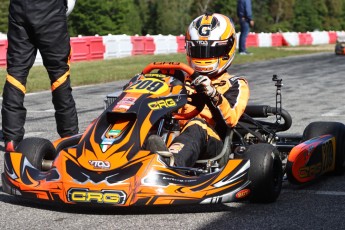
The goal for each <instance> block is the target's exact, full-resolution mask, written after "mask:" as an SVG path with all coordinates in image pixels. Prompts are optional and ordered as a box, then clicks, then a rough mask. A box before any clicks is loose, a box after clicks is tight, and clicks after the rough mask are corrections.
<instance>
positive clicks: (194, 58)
mask: <svg viewBox="0 0 345 230" xmlns="http://www.w3.org/2000/svg"><path fill="white" fill-rule="evenodd" d="M186 51H187V61H188V64H189V65H190V66H191V67H192V68H193V69H195V70H196V71H197V72H199V73H201V74H205V75H207V76H209V77H213V76H215V75H217V74H219V73H221V72H224V71H225V70H226V69H227V68H228V67H229V66H230V65H231V62H232V60H233V59H234V56H235V51H236V32H235V26H234V25H233V23H232V21H231V20H230V19H229V18H228V17H226V16H225V15H222V14H216V13H215V14H204V15H201V16H199V17H197V18H196V19H194V21H192V23H191V24H190V25H189V27H188V29H187V34H186Z"/></svg>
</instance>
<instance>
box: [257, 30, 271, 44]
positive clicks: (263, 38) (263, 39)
mask: <svg viewBox="0 0 345 230" xmlns="http://www.w3.org/2000/svg"><path fill="white" fill-rule="evenodd" d="M258 41H259V42H258V46H259V47H271V46H272V34H271V33H259V34H258Z"/></svg>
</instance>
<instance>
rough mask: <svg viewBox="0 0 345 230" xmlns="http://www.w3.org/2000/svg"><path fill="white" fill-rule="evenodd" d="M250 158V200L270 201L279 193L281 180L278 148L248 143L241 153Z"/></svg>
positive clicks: (275, 198) (255, 201)
mask: <svg viewBox="0 0 345 230" xmlns="http://www.w3.org/2000/svg"><path fill="white" fill-rule="evenodd" d="M243 158H244V159H249V160H250V168H249V180H250V181H251V182H252V185H251V196H250V201H251V202H253V203H271V202H274V201H276V200H277V198H278V197H279V195H280V192H281V188H282V181H283V169H282V161H281V159H280V157H279V152H278V150H277V149H276V148H275V147H274V146H273V145H270V144H267V143H259V144H255V145H250V146H249V147H248V148H247V150H246V151H245V152H244V154H243Z"/></svg>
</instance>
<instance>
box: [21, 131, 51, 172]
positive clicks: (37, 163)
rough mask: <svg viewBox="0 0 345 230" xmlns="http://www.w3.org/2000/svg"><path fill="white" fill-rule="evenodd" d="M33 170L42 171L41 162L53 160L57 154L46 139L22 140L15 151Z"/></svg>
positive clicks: (32, 138)
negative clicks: (22, 155) (19, 153)
mask: <svg viewBox="0 0 345 230" xmlns="http://www.w3.org/2000/svg"><path fill="white" fill-rule="evenodd" d="M16 151H17V152H21V153H23V154H24V156H25V157H26V158H27V159H28V161H29V162H30V163H31V164H32V166H34V167H35V168H37V169H39V170H42V162H43V160H54V159H55V157H56V155H57V153H56V150H55V148H54V145H53V144H52V143H51V142H50V141H49V140H47V139H44V138H38V137H29V138H26V139H24V140H22V141H21V142H20V143H19V145H18V147H17V149H16Z"/></svg>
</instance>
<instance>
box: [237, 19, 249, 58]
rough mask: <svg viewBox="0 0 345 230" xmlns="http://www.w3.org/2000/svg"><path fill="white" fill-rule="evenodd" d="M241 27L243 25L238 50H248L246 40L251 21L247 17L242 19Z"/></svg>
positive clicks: (240, 51)
mask: <svg viewBox="0 0 345 230" xmlns="http://www.w3.org/2000/svg"><path fill="white" fill-rule="evenodd" d="M240 27H241V34H240V38H239V40H240V41H239V47H238V48H239V49H238V52H239V53H242V52H246V51H247V48H246V41H247V36H248V34H249V29H250V28H249V23H248V22H247V21H246V20H245V19H240Z"/></svg>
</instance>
